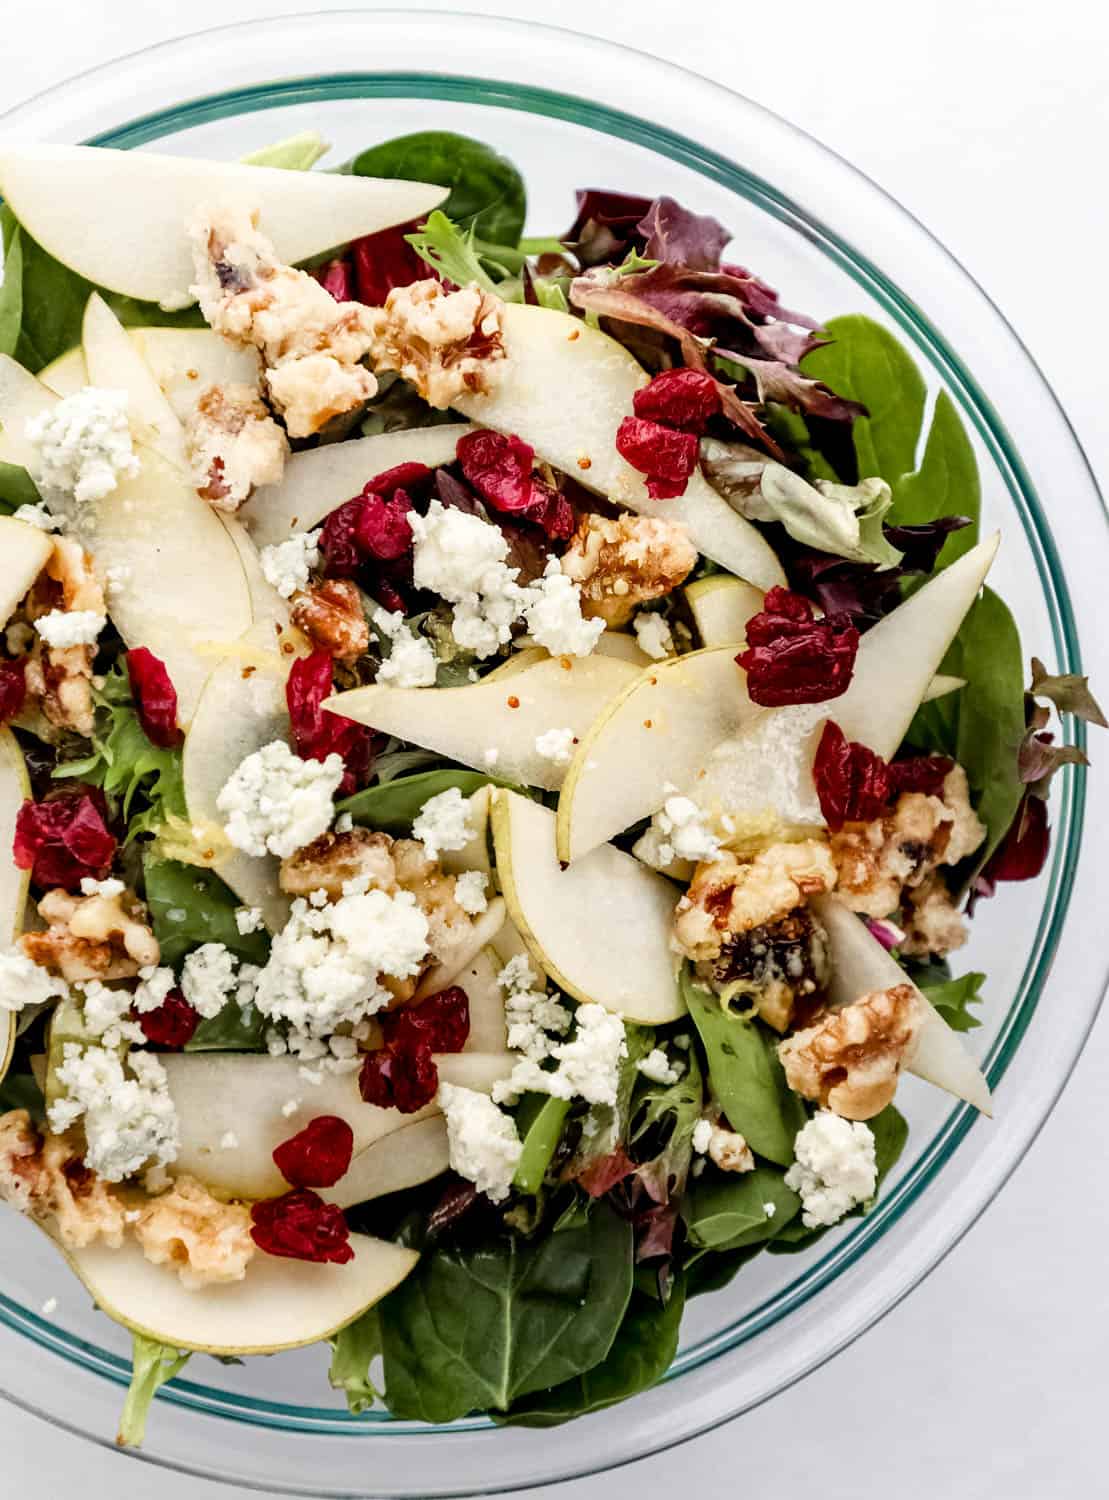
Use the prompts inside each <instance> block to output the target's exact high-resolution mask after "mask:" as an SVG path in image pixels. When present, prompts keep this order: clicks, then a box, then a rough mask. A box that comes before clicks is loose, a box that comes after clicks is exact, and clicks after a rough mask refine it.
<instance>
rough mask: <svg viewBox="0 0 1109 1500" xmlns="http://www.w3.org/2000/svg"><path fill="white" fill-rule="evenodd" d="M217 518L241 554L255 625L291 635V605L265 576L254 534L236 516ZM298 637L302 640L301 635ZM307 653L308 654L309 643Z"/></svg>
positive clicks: (220, 516) (221, 515) (220, 512)
mask: <svg viewBox="0 0 1109 1500" xmlns="http://www.w3.org/2000/svg"><path fill="white" fill-rule="evenodd" d="M216 514H217V515H218V516H219V518H220V522H221V524H222V526H223V529H224V531H226V532H227V535H228V536H229V537H230V538H231V540H232V542H234V544H235V551H236V552H237V553H238V554H239V561H240V562H241V563H242V565H243V573H244V575H245V577H246V587H247V592H248V593H249V595H250V608H251V613H252V614H253V615H254V623H255V624H256V625H261V624H267V625H269V626H270V628H271V629H272V631H273V633H274V635H277V634H278V633H279V632H282V631H284V632H289V631H290V629H291V620H292V614H291V611H290V609H289V601H288V600H287V599H282V597H281V595H280V594H279V593H278V592H277V590H276V589H275V588H274V586H273V584H272V583H270V582H269V580H268V579H267V578H266V575H265V574H264V573H263V572H262V560H261V558H260V557H259V556H258V548H257V547H256V546H255V545H254V543H253V541H252V540H251V538H250V534H249V533H248V532H247V530H246V528H245V527H244V525H243V524H242V522H241V521H240V520H239V519H238V518H237V517H236V516H227V515H224V514H223V513H222V511H217V512H216ZM297 635H298V636H299V632H297ZM304 649H305V651H307V650H308V645H307V643H306V642H305V644H304Z"/></svg>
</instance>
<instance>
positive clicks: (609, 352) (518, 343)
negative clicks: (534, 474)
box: [455, 303, 786, 589]
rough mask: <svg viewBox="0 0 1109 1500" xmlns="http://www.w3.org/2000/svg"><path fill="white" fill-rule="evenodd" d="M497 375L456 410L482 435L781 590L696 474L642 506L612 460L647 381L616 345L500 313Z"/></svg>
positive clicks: (527, 316) (550, 313)
mask: <svg viewBox="0 0 1109 1500" xmlns="http://www.w3.org/2000/svg"><path fill="white" fill-rule="evenodd" d="M501 326H502V332H503V338H504V348H505V354H506V360H505V369H504V373H503V375H502V376H501V378H500V379H499V380H498V381H497V383H496V384H495V385H494V386H493V387H492V389H491V390H489V391H488V392H485V393H484V394H482V395H465V396H461V397H459V399H458V400H457V401H456V402H455V405H456V406H457V408H458V410H459V411H461V412H463V413H464V415H466V416H467V417H470V418H472V419H473V421H475V422H480V423H481V424H482V426H484V427H493V428H496V430H497V431H498V432H511V433H516V434H517V435H518V436H520V437H522V438H523V439H524V441H525V442H527V443H530V444H531V445H532V447H533V448H534V449H535V451H536V453H537V454H538V455H539V457H540V458H541V459H542V460H544V462H546V463H549V464H553V466H554V467H555V468H556V469H562V470H563V472H564V473H567V474H572V475H573V476H574V478H575V479H576V480H578V482H579V483H580V484H584V485H585V486H587V488H589V489H591V490H593V491H595V492H596V493H597V494H599V495H606V496H607V497H608V498H609V499H610V500H611V501H612V503H613V504H614V505H619V506H621V507H623V508H624V509H625V510H633V511H639V512H641V513H642V514H644V515H652V516H659V515H661V516H666V518H667V519H668V520H671V521H681V522H682V523H683V524H684V525H685V526H687V527H688V528H689V533H690V536H691V537H692V538H693V541H694V544H695V545H696V547H697V550H698V551H699V552H703V553H704V554H705V556H706V557H711V558H712V559H713V560H714V561H715V562H718V563H720V564H721V565H722V566H723V567H725V568H727V569H728V570H729V572H732V573H735V574H737V575H738V576H739V577H740V578H746V579H749V580H750V582H751V583H754V584H757V585H758V587H759V588H763V589H768V588H772V587H773V586H774V584H776V583H777V584H784V583H785V581H786V579H785V574H784V573H783V572H782V568H781V564H780V563H779V562H778V559H777V558H776V557H775V555H774V552H773V550H772V548H771V547H770V545H769V543H768V542H766V541H765V540H764V538H763V537H762V535H761V534H760V533H759V532H758V531H756V530H755V528H754V527H753V526H752V525H751V523H750V522H749V521H745V520H744V519H743V517H742V516H739V515H737V514H736V512H735V511H734V510H732V508H731V506H730V505H729V504H728V502H727V501H726V500H724V499H722V497H721V496H720V495H718V494H717V493H716V491H715V490H714V489H713V488H712V486H711V485H710V484H709V483H708V481H707V480H706V479H705V478H704V477H703V476H702V474H701V472H700V470H696V471H695V472H694V473H693V474H692V475H691V476H690V480H689V484H688V486H687V487H686V492H685V494H684V495H682V496H680V497H679V498H678V499H676V500H662V501H659V500H652V499H650V498H649V496H648V494H647V486H646V483H645V481H644V478H643V475H642V474H639V473H637V472H636V470H635V469H633V468H632V467H631V466H630V465H629V464H627V463H625V462H624V460H623V459H622V458H621V457H620V455H619V453H617V451H616V430H617V428H618V427H619V426H620V423H621V421H622V420H623V418H624V417H630V416H631V415H632V397H633V396H634V395H635V393H636V391H637V390H640V389H641V388H642V387H643V386H645V385H646V384H647V381H648V376H647V372H646V371H645V370H644V369H643V367H642V365H640V364H639V363H638V362H637V361H636V360H635V359H633V358H632V356H631V355H630V354H629V353H628V351H627V350H626V349H625V348H624V347H623V345H622V344H618V343H617V342H616V340H615V339H611V338H609V336H608V335H607V334H606V333H602V332H601V331H600V330H599V329H597V328H590V327H589V325H588V324H587V323H583V322H582V321H581V319H580V318H575V317H572V316H571V315H570V314H569V313H563V312H556V311H554V310H552V309H550V308H545V307H530V306H524V305H523V304H516V303H508V304H507V305H506V306H504V307H502V308H501Z"/></svg>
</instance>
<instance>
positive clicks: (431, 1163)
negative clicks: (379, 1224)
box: [320, 1115, 451, 1208]
mask: <svg viewBox="0 0 1109 1500" xmlns="http://www.w3.org/2000/svg"><path fill="white" fill-rule="evenodd" d="M450 1164H451V1163H450V1151H449V1150H448V1147H447V1122H446V1120H445V1119H444V1118H443V1116H442V1115H435V1116H433V1117H432V1118H431V1119H428V1120H417V1121H416V1123H415V1125H405V1126H404V1127H403V1128H402V1129H400V1130H394V1131H393V1133H392V1134H391V1135H387V1136H385V1137H384V1138H383V1139H382V1140H380V1141H376V1142H375V1143H374V1144H373V1145H372V1146H367V1147H366V1149H365V1151H363V1152H361V1153H360V1154H359V1155H358V1156H356V1157H355V1158H354V1160H353V1161H352V1162H351V1164H350V1170H349V1171H348V1172H347V1174H346V1175H345V1176H344V1177H343V1178H341V1179H340V1181H338V1182H337V1183H336V1184H335V1186H334V1187H332V1188H324V1189H322V1191H321V1192H320V1197H321V1198H326V1199H327V1200H328V1202H330V1203H337V1204H338V1205H339V1207H340V1208H350V1207H351V1205H352V1204H355V1203H368V1202H370V1200H371V1199H373V1198H383V1197H384V1196H385V1194H386V1193H399V1192H401V1191H402V1189H404V1188H410V1187H417V1186H418V1185H419V1184H420V1183H421V1182H430V1181H431V1179H432V1178H433V1177H438V1176H439V1174H440V1172H445V1171H446V1170H447V1168H448V1167H449V1166H450Z"/></svg>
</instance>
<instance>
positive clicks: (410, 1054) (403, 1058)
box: [358, 1040, 439, 1115]
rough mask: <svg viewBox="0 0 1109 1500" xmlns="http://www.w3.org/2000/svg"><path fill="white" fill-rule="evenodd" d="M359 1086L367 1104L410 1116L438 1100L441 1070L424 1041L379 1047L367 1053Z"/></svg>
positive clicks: (359, 1078)
mask: <svg viewBox="0 0 1109 1500" xmlns="http://www.w3.org/2000/svg"><path fill="white" fill-rule="evenodd" d="M358 1087H359V1090H360V1092H361V1094H362V1098H363V1099H365V1101H366V1103H367V1104H376V1105H378V1106H379V1107H380V1108H381V1109H399V1110H400V1112H401V1114H402V1115H411V1114H415V1112H416V1111H417V1110H418V1109H423V1107H424V1105H425V1104H430V1103H431V1101H432V1100H433V1099H434V1098H435V1095H436V1092H437V1091H438V1088H439V1069H438V1068H437V1067H436V1066H435V1059H434V1058H433V1057H432V1055H431V1048H430V1047H429V1046H428V1044H427V1043H426V1042H425V1041H422V1040H415V1041H413V1042H410V1043H409V1044H407V1045H406V1046H403V1047H393V1046H385V1047H380V1048H379V1049H378V1050H377V1051H376V1052H368V1053H367V1054H366V1058H365V1061H364V1062H363V1064H362V1071H361V1073H360V1074H359V1076H358Z"/></svg>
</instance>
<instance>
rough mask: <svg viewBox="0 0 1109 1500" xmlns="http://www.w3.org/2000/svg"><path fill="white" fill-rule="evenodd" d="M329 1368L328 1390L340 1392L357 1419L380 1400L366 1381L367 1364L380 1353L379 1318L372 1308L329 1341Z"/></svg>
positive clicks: (374, 1387)
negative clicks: (330, 1388) (329, 1388)
mask: <svg viewBox="0 0 1109 1500" xmlns="http://www.w3.org/2000/svg"><path fill="white" fill-rule="evenodd" d="M329 1342H330V1344H331V1368H330V1369H329V1370H328V1372H327V1378H328V1380H329V1381H330V1382H331V1385H332V1387H333V1388H334V1389H335V1390H337V1391H342V1392H344V1394H345V1395H346V1398H347V1406H348V1407H349V1409H350V1410H351V1411H352V1412H353V1413H354V1414H355V1415H356V1416H357V1415H359V1414H360V1413H361V1412H364V1411H369V1410H370V1408H371V1407H372V1406H373V1405H374V1403H375V1401H380V1400H381V1399H382V1396H383V1394H384V1393H383V1392H382V1391H379V1390H378V1389H377V1387H376V1386H375V1385H374V1383H373V1381H372V1380H371V1379H370V1365H371V1364H372V1363H373V1361H374V1360H375V1359H376V1358H377V1356H378V1355H379V1354H380V1353H381V1319H380V1317H379V1316H378V1310H377V1308H376V1307H371V1308H370V1310H369V1312H365V1313H363V1314H362V1316H361V1317H360V1318H357V1319H355V1321H354V1322H353V1323H348V1324H347V1326H346V1327H345V1328H344V1329H342V1330H340V1332H339V1333H337V1334H336V1335H335V1337H334V1338H333V1339H331V1340H330V1341H329Z"/></svg>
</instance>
